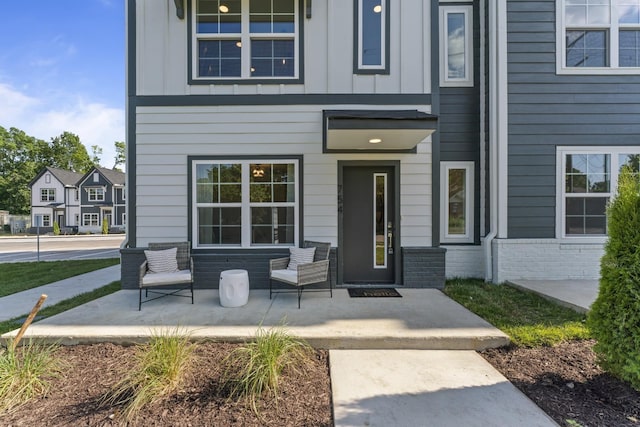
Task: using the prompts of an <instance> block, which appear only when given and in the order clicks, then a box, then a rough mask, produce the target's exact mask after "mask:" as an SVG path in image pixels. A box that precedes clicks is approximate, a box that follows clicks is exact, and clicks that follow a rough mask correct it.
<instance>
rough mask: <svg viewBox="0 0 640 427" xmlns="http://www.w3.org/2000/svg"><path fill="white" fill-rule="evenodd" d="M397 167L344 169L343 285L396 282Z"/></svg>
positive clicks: (341, 249) (355, 167)
mask: <svg viewBox="0 0 640 427" xmlns="http://www.w3.org/2000/svg"><path fill="white" fill-rule="evenodd" d="M396 202H397V200H396V194H395V166H387V165H381V166H375V165H374V166H369V165H367V166H346V165H345V166H344V168H343V169H342V191H341V205H342V206H341V209H342V216H341V227H340V228H341V239H340V240H341V242H340V243H341V247H340V251H339V253H340V262H341V265H342V283H344V284H392V283H396V266H395V264H396V256H397V253H398V251H397V248H396V247H395V241H396V238H395V230H396V217H395V216H396Z"/></svg>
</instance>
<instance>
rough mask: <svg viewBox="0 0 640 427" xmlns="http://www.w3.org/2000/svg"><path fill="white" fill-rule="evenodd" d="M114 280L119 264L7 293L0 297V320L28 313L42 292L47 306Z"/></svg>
mask: <svg viewBox="0 0 640 427" xmlns="http://www.w3.org/2000/svg"><path fill="white" fill-rule="evenodd" d="M0 268H1V267H0ZM116 280H120V265H119V264H118V265H113V266H111V267H107V268H103V269H100V270H95V271H92V272H90V273H86V274H81V275H79V276H75V277H70V278H68V279H64V280H60V281H59V282H54V283H51V284H49V285H44V286H40V287H37V288H33V289H29V290H26V291H22V292H18V293H15V294H11V295H7V296H6V297H2V298H0V322H3V321H5V320H9V319H13V318H15V317H18V316H22V315H26V314H29V312H30V311H31V309H32V308H33V306H34V305H35V304H36V302H38V299H39V298H40V295H42V294H46V295H47V300H46V301H45V303H44V306H43V307H48V306H50V305H54V304H57V303H59V302H61V301H64V300H66V299H69V298H73V297H75V296H77V295H80V294H83V293H86V292H91V291H92V290H94V289H98V288H101V287H103V286H106V285H108V284H109V283H111V282H114V281H116Z"/></svg>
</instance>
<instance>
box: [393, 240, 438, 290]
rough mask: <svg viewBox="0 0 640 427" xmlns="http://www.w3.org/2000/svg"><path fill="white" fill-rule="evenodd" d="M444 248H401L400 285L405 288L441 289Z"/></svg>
mask: <svg viewBox="0 0 640 427" xmlns="http://www.w3.org/2000/svg"><path fill="white" fill-rule="evenodd" d="M445 253H446V249H444V248H431V247H403V248H402V283H403V285H404V286H405V287H407V288H437V289H442V288H443V287H444V282H445Z"/></svg>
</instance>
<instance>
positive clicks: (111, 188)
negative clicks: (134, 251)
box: [77, 167, 127, 233]
mask: <svg viewBox="0 0 640 427" xmlns="http://www.w3.org/2000/svg"><path fill="white" fill-rule="evenodd" d="M77 186H78V192H79V193H80V224H79V227H78V231H79V232H81V233H86V232H89V233H100V232H101V230H102V223H103V221H106V222H107V224H108V225H109V229H110V230H114V229H115V230H123V229H124V228H125V226H126V223H127V217H126V215H127V214H126V194H125V174H124V173H123V172H119V171H114V170H112V169H106V168H101V167H93V168H92V169H91V170H90V171H89V172H87V173H86V174H85V175H84V176H82V177H81V178H80V179H79V180H78V181H77Z"/></svg>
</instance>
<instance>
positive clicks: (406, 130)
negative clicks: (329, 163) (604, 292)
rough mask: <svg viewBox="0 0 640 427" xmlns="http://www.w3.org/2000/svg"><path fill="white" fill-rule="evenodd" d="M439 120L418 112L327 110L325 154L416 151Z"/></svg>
mask: <svg viewBox="0 0 640 427" xmlns="http://www.w3.org/2000/svg"><path fill="white" fill-rule="evenodd" d="M437 124H438V117H437V116H435V115H432V114H428V113H425V112H422V111H418V110H324V111H323V141H322V143H323V151H324V152H325V153H328V152H361V151H373V152H378V151H386V152H407V151H409V152H410V151H413V150H414V149H415V147H416V145H418V144H419V143H420V142H422V141H423V140H424V139H425V138H427V137H428V136H429V135H431V134H432V133H433V132H435V131H436V128H437Z"/></svg>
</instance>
